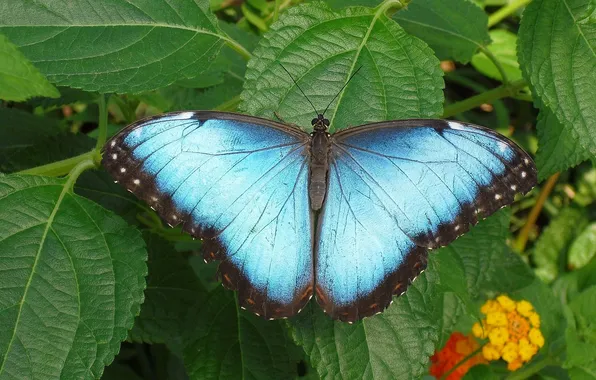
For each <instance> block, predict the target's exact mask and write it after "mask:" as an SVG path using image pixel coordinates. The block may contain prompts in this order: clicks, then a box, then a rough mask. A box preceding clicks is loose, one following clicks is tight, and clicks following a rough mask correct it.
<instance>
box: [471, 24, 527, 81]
mask: <svg viewBox="0 0 596 380" xmlns="http://www.w3.org/2000/svg"><path fill="white" fill-rule="evenodd" d="M490 39H491V40H492V42H491V44H490V45H488V46H487V47H486V49H488V50H489V51H490V52H491V53H492V55H493V56H494V57H495V58H496V59H497V60H498V61H499V63H500V64H501V67H503V70H504V71H505V74H506V75H507V79H508V80H510V81H513V80H518V79H522V73H521V70H520V69H519V62H517V35H515V34H513V33H511V32H510V31H508V30H505V29H497V30H492V31H491V32H490ZM472 65H473V66H474V68H476V70H478V71H480V72H481V73H482V74H484V75H486V76H488V77H490V78H493V79H496V80H500V81H502V80H503V78H502V77H501V72H500V71H499V70H498V69H497V67H496V66H495V64H494V63H493V61H491V60H490V59H489V58H488V56H487V55H486V54H484V53H477V54H475V55H474V56H473V57H472Z"/></svg>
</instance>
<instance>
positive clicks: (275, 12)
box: [273, 0, 281, 22]
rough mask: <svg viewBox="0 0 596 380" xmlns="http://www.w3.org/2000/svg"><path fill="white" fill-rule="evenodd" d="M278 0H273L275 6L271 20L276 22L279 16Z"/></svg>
mask: <svg viewBox="0 0 596 380" xmlns="http://www.w3.org/2000/svg"><path fill="white" fill-rule="evenodd" d="M280 1H281V0H275V8H274V9H273V22H276V21H277V18H278V17H279V8H280Z"/></svg>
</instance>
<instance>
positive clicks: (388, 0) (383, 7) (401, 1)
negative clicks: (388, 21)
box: [375, 0, 412, 17]
mask: <svg viewBox="0 0 596 380" xmlns="http://www.w3.org/2000/svg"><path fill="white" fill-rule="evenodd" d="M410 1H412V0H385V1H384V2H382V3H381V4H380V5H378V6H377V8H375V9H376V10H377V11H380V12H381V13H383V14H387V17H391V15H392V14H393V13H395V12H397V11H399V10H400V9H402V8H405V7H406V5H408V4H409V3H410ZM389 10H391V11H392V12H389ZM376 13H377V12H375V14H376Z"/></svg>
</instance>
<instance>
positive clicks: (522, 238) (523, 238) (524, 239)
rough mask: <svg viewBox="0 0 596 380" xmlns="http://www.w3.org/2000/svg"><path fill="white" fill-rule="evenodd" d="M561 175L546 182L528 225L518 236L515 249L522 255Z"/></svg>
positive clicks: (556, 174)
mask: <svg viewBox="0 0 596 380" xmlns="http://www.w3.org/2000/svg"><path fill="white" fill-rule="evenodd" d="M559 174H561V173H555V174H553V175H552V176H550V177H549V179H548V180H547V181H546V184H545V185H544V187H543V188H542V191H541V192H540V195H539V196H538V200H537V201H536V204H535V205H534V207H532V210H531V211H530V215H528V220H527V221H526V224H525V225H524V227H523V228H522V229H521V231H520V232H519V235H518V236H517V239H516V240H515V248H516V249H517V250H518V252H520V253H521V252H523V251H524V250H525V249H526V244H527V243H528V237H529V235H530V231H532V228H534V224H535V223H536V220H537V219H538V216H539V215H540V212H541V211H542V207H543V206H544V202H546V199H547V198H548V196H549V195H550V193H551V191H552V190H553V188H554V187H555V183H557V180H558V179H559Z"/></svg>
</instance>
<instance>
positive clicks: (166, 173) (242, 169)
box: [103, 111, 313, 318]
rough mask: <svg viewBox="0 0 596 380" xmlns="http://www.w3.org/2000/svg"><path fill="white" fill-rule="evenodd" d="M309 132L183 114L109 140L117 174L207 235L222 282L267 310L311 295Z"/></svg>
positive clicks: (285, 312)
mask: <svg viewBox="0 0 596 380" xmlns="http://www.w3.org/2000/svg"><path fill="white" fill-rule="evenodd" d="M308 142H309V136H308V134H306V133H305V132H303V131H301V130H299V129H297V128H292V127H290V126H287V125H284V124H280V123H275V122H272V121H270V120H265V119H259V118H254V117H249V116H245V115H238V114H232V113H223V112H207V111H203V112H201V111H198V112H179V113H172V114H167V115H162V116H158V117H155V118H149V119H145V120H142V121H139V122H137V123H135V124H133V125H131V126H129V127H127V128H126V129H124V130H123V131H122V132H120V133H119V134H118V135H116V136H115V137H114V138H112V140H110V141H109V142H108V143H107V144H106V148H105V152H104V154H103V164H104V166H105V168H106V169H107V170H108V172H110V174H111V175H112V176H113V177H114V178H115V179H116V180H118V181H119V182H120V183H121V184H122V185H123V186H125V187H126V188H127V189H128V190H130V191H131V192H132V193H134V194H135V195H137V196H138V197H139V198H141V199H143V200H144V201H146V202H147V203H148V204H149V205H150V206H151V207H152V208H154V209H155V210H156V211H157V212H158V213H159V215H160V216H161V217H162V218H164V219H165V220H166V221H167V222H168V223H169V224H170V225H177V224H182V225H183V229H184V230H185V231H187V232H188V233H190V234H191V235H193V236H195V237H198V238H204V242H203V250H204V257H205V259H206V260H214V259H216V260H221V261H222V262H221V264H220V266H219V273H220V277H221V279H222V282H223V283H224V285H226V286H227V287H228V288H231V289H234V290H237V291H238V298H239V302H240V305H241V306H243V307H246V308H248V309H250V310H252V311H254V312H255V313H257V314H260V315H262V316H264V317H266V318H279V317H287V316H291V315H294V314H295V313H297V312H298V311H299V310H300V308H302V307H303V306H304V304H305V303H306V302H308V300H309V299H310V297H311V294H312V287H313V286H312V281H313V274H312V223H311V218H312V214H311V211H310V208H309V205H308V190H307V182H308V154H307V150H306V149H307V147H308Z"/></svg>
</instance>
